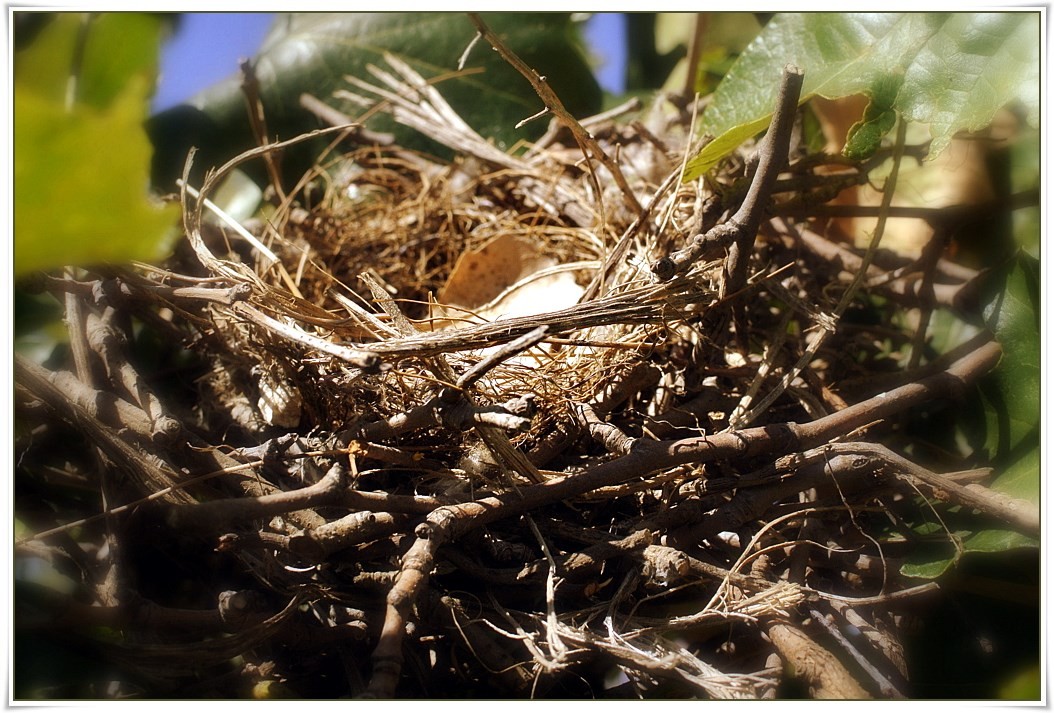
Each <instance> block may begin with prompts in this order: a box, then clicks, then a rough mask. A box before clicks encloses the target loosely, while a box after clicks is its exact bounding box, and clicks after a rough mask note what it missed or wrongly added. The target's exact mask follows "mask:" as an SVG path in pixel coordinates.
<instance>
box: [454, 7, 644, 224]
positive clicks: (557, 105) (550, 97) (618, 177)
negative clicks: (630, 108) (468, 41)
mask: <svg viewBox="0 0 1054 713" xmlns="http://www.w3.org/2000/svg"><path fill="white" fill-rule="evenodd" d="M468 16H469V19H470V20H472V24H473V25H475V26H476V30H477V31H478V32H479V34H480V35H481V36H482V37H483V39H485V40H486V41H487V42H489V43H490V45H491V47H493V48H494V49H495V50H496V51H497V52H498V54H500V55H501V56H502V58H503V59H504V60H505V61H506V62H508V63H509V64H510V65H512V67H513V68H514V69H515V70H516V71H517V72H519V73H520V74H522V75H523V76H524V77H525V78H526V79H527V81H528V82H530V83H531V86H532V87H534V91H535V92H536V93H537V94H538V96H539V97H540V98H541V100H542V102H543V103H544V104H545V106H546V107H548V109H549V111H551V112H552V113H553V115H554V116H555V117H556V118H557V119H559V120H560V121H561V122H562V123H563V124H564V125H565V126H566V127H567V128H568V129H570V130H571V133H572V134H573V135H574V137H575V141H577V142H578V144H579V146H581V147H582V150H583V152H584V153H587V155H588V154H592V156H593V158H595V159H596V160H598V161H600V163H602V164H603V165H604V167H605V168H606V169H607V170H608V171H610V172H611V175H612V176H613V177H614V179H615V183H616V184H617V185H618V187H619V189H620V190H621V191H622V195H623V197H624V198H625V200H626V205H628V206H629V208H630V210H631V211H632V213H633V214H634V215H636V214H637V213H640V211H641V206H640V202H639V201H638V200H637V196H635V195H634V194H633V191H632V189H630V187H629V184H628V183H626V177H625V176H623V175H622V169H620V168H619V167H618V164H617V163H615V162H614V161H613V160H612V159H611V157H609V156H608V155H607V153H605V152H604V149H602V148H600V145H599V144H598V143H597V141H596V139H594V138H593V135H592V134H591V133H589V132H588V131H586V129H585V128H583V127H582V125H581V124H580V123H579V122H578V120H577V119H575V118H574V116H572V115H571V113H570V112H568V111H567V109H566V108H564V104H563V102H562V101H560V97H558V96H556V92H554V91H553V90H552V89H551V88H550V87H549V83H548V82H546V81H545V77H543V76H541V75H539V74H538V72H536V71H535V70H533V69H531V68H530V67H528V66H527V64H526V63H525V62H524V61H523V60H522V59H520V58H519V57H518V56H517V55H516V53H515V52H513V51H512V50H511V49H509V48H508V47H507V46H506V45H505V43H504V42H502V41H501V39H500V38H499V37H498V36H497V35H495V34H494V32H493V31H491V29H490V28H489V27H488V26H487V24H486V23H485V22H483V20H482V18H480V16H479V15H478V14H477V13H474V12H470V13H469V14H468Z"/></svg>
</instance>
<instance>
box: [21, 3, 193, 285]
mask: <svg viewBox="0 0 1054 713" xmlns="http://www.w3.org/2000/svg"><path fill="white" fill-rule="evenodd" d="M18 28H24V29H25V31H26V33H27V37H23V38H16V47H17V49H16V51H15V55H14V117H15V131H14V149H15V150H14V179H15V190H14V200H15V211H14V213H15V222H14V235H15V274H16V275H21V274H25V273H27V272H30V271H33V270H40V269H47V268H54V267H60V266H63V265H90V264H96V263H101V262H125V261H129V260H135V259H142V260H151V259H157V258H159V257H162V256H163V255H164V254H165V252H166V250H167V246H168V245H169V243H170V240H171V239H172V238H173V237H174V233H173V232H172V230H171V229H172V227H173V225H174V223H175V222H176V220H177V218H178V209H177V208H176V207H175V206H169V207H161V206H159V205H158V204H156V202H155V201H153V200H151V198H150V195H149V192H148V181H149V173H148V167H149V161H150V155H151V151H152V150H151V145H150V142H149V140H148V139H147V136H146V133H145V132H144V130H143V126H142V124H143V121H144V120H145V118H146V112H147V99H148V97H149V94H150V92H151V91H152V87H153V81H154V76H155V73H156V66H155V65H156V61H157V52H158V46H159V43H160V41H161V37H162V32H163V29H164V23H163V20H162V19H161V18H159V17H157V16H154V15H148V14H143V13H108V14H103V15H97V16H96V15H78V14H70V13H57V14H48V15H45V16H43V17H34V18H33V19H32V20H31V21H29V22H28V23H19V22H16V29H18Z"/></svg>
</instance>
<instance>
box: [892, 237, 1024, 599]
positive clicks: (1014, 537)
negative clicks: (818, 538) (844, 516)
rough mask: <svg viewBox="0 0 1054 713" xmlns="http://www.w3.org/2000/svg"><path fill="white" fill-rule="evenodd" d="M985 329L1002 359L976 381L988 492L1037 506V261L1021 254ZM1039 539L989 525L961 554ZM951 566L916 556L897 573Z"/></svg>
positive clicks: (942, 559) (992, 303)
mask: <svg viewBox="0 0 1054 713" xmlns="http://www.w3.org/2000/svg"><path fill="white" fill-rule="evenodd" d="M985 316H986V318H987V320H988V324H989V328H990V329H991V330H992V331H993V332H994V333H995V334H996V336H997V337H998V339H999V342H1000V344H1001V345H1002V347H1003V358H1002V360H1001V361H1000V362H999V365H998V366H997V367H996V369H995V371H994V372H992V374H990V375H989V376H988V377H986V378H985V380H984V381H983V383H982V385H981V391H982V393H983V394H984V397H985V401H986V402H987V403H986V408H985V411H986V416H987V429H986V430H987V439H986V447H987V449H988V451H989V455H990V457H991V458H992V465H993V466H994V467H995V470H996V477H995V478H994V479H993V480H992V482H991V483H990V484H989V487H991V488H992V489H993V490H997V491H999V492H1001V493H1005V494H1006V495H1009V496H1011V497H1014V498H1020V499H1022V500H1028V501H1029V502H1032V503H1035V504H1037V505H1038V504H1039V495H1040V483H1039V480H1040V453H1039V440H1040V439H1039V416H1040V389H1039V387H1040V347H1039V262H1038V261H1037V260H1035V259H1034V258H1032V257H1030V256H1028V255H1027V254H1026V253H1021V254H1020V255H1019V256H1018V258H1017V259H1016V260H1015V261H1014V263H1013V264H1012V265H1011V266H1010V269H1008V270H1007V274H1006V279H1005V281H1004V282H1003V284H1002V285H1000V286H999V289H997V290H995V294H994V295H993V296H991V297H990V298H989V301H988V306H987V308H986V310H985ZM1038 546H1039V543H1038V542H1037V541H1036V540H1035V539H1033V538H1031V537H1027V536H1025V535H1022V534H1020V533H1018V532H1014V531H1012V530H1004V529H999V528H989V529H984V530H979V531H976V532H973V533H972V534H970V535H968V536H966V537H965V538H964V540H963V543H962V549H963V553H981V552H1006V551H1008V550H1011V549H1017V548H1022V547H1038ZM952 564H954V559H953V558H950V557H948V556H944V555H942V556H938V557H935V558H934V557H931V556H929V555H927V554H923V555H921V556H919V557H918V558H917V559H916V560H915V561H913V562H911V563H909V564H905V565H904V566H903V567H902V568H901V572H902V573H903V574H905V575H907V576H910V577H922V578H926V579H932V578H934V577H938V576H940V575H941V574H942V573H943V572H944V571H946V570H947V569H948V567H950V566H951V565H952Z"/></svg>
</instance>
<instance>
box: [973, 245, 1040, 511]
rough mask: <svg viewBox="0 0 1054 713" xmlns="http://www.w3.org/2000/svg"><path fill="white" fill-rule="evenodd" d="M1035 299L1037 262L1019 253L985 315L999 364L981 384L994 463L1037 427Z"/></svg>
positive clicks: (1010, 451)
mask: <svg viewBox="0 0 1054 713" xmlns="http://www.w3.org/2000/svg"><path fill="white" fill-rule="evenodd" d="M1039 299H1040V295H1039V261H1038V260H1035V259H1034V258H1032V257H1030V256H1028V255H1027V254H1024V253H1022V254H1019V256H1018V258H1017V260H1015V261H1014V264H1013V265H1012V269H1011V270H1010V271H1009V272H1008V274H1007V277H1006V281H1005V284H1004V286H1003V288H1002V289H1001V290H1000V291H999V292H997V293H996V294H995V295H994V296H993V297H992V298H991V299H990V300H989V302H988V306H987V308H986V309H985V318H986V320H987V322H988V326H989V328H990V329H992V331H993V332H994V333H995V334H996V336H997V337H998V339H999V343H1000V344H1001V345H1002V347H1003V358H1002V360H1001V361H1000V362H999V365H998V367H996V369H995V371H994V372H993V373H992V374H991V375H990V377H989V378H987V379H986V380H985V382H984V384H983V386H984V393H985V396H986V397H987V398H988V400H989V402H990V403H992V405H993V410H992V412H991V418H990V422H991V424H992V427H991V428H990V429H989V442H988V445H989V448H990V452H991V453H992V456H993V458H995V459H997V460H999V459H1005V458H1007V457H1008V456H1009V455H1010V454H1011V453H1013V452H1014V451H1015V450H1017V449H1020V448H1022V447H1023V446H1025V445H1026V444H1025V442H1026V440H1027V439H1030V438H1031V437H1033V436H1034V434H1035V433H1036V431H1037V429H1038V427H1039V413H1040V343H1039ZM1037 446H1038V441H1037ZM1036 494H1037V495H1038V473H1037V488H1036ZM1020 497H1023V496H1020ZM1034 501H1035V500H1034Z"/></svg>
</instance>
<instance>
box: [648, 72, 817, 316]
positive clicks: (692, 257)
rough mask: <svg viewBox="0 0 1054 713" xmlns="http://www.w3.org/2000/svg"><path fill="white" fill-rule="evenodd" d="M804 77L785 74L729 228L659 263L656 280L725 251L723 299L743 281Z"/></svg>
mask: <svg viewBox="0 0 1054 713" xmlns="http://www.w3.org/2000/svg"><path fill="white" fill-rule="evenodd" d="M804 78H805V75H804V74H802V72H801V70H799V69H798V68H797V67H795V66H793V65H787V66H786V67H785V68H784V70H783V81H782V82H781V83H780V90H779V97H778V100H777V104H776V110H775V113H773V115H772V123H771V124H770V125H769V130H768V133H767V134H765V138H764V139H762V141H761V144H760V145H759V146H758V154H757V156H758V168H757V172H756V173H755V174H754V178H753V180H752V181H751V182H750V189H749V190H748V191H747V195H746V198H744V199H743V204H742V205H740V207H739V210H737V211H736V212H735V215H733V216H732V217H731V218H730V219H729V220H728V222H725V223H722V224H721V225H718V226H716V227H714V228H712V229H711V230H709V231H707V233H705V234H703V235H699V236H697V237H696V238H695V240H694V241H693V242H692V243H691V244H689V245H688V246H687V247H685V248H682V249H681V250H678V251H677V252H675V253H673V254H672V255H668V256H667V257H664V258H662V259H661V260H658V261H656V262H655V264H654V265H652V272H654V273H655V275H656V277H658V278H659V279H660V280H669V279H672V278H673V277H674V276H676V275H679V274H682V273H684V272H686V271H687V270H688V269H689V268H690V267H691V266H692V265H693V264H694V263H695V262H696V261H697V260H698V259H699V258H700V257H701V256H702V255H703V254H704V253H706V252H709V251H710V250H711V249H712V248H713V247H714V246H718V247H724V246H727V247H728V259H727V261H726V262H725V270H724V279H723V280H722V289H721V296H722V297H724V296H725V295H730V294H732V293H734V292H736V291H737V290H739V288H740V287H742V286H743V283H744V282H745V281H746V275H747V262H748V256H749V253H750V248H751V246H752V245H753V244H754V237H755V236H756V235H757V232H758V228H759V227H760V226H761V218H762V216H763V215H764V213H765V210H766V208H767V204H768V200H769V196H770V195H771V194H772V187H773V186H774V185H775V183H776V178H777V177H778V176H779V172H780V170H781V169H782V168H783V165H784V164H785V163H786V162H787V151H788V147H789V145H790V135H791V129H793V128H794V116H795V113H796V110H797V106H798V99H799V97H800V96H801V86H802V81H803V80H804Z"/></svg>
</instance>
